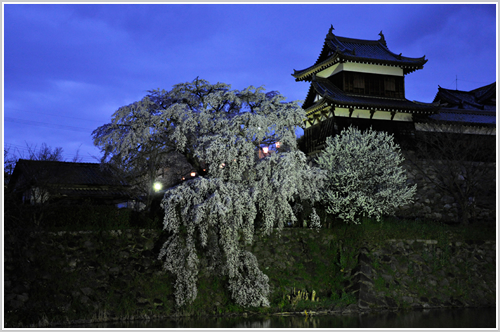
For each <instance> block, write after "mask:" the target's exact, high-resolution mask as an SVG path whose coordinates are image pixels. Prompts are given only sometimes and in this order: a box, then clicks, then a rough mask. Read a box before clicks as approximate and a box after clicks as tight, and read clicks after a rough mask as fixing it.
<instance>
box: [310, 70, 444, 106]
mask: <svg viewBox="0 0 500 332" xmlns="http://www.w3.org/2000/svg"><path fill="white" fill-rule="evenodd" d="M312 88H314V90H316V91H317V92H318V93H319V94H320V95H321V96H322V97H323V99H322V100H321V101H319V102H317V103H316V104H315V105H312V106H311V107H308V109H307V112H308V113H309V114H310V113H311V112H314V111H316V110H317V109H318V108H321V107H322V106H323V105H324V106H326V103H328V104H332V105H335V107H345V108H348V107H355V108H360V109H368V110H375V111H376V110H379V111H389V112H392V111H394V112H407V113H417V114H432V113H435V112H436V111H438V110H439V105H438V104H437V103H432V104H429V103H417V102H412V101H410V100H407V99H391V98H377V97H369V96H360V95H353V94H347V93H345V92H344V91H342V90H341V89H339V88H338V87H336V86H335V85H334V84H333V83H331V82H330V81H329V80H328V79H325V78H321V77H314V78H313V81H312Z"/></svg>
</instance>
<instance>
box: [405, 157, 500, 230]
mask: <svg viewBox="0 0 500 332" xmlns="http://www.w3.org/2000/svg"><path fill="white" fill-rule="evenodd" d="M416 162H417V163H418V164H419V167H420V168H422V169H423V170H425V171H426V174H427V175H428V176H429V177H430V178H431V179H435V178H436V173H435V172H434V171H433V167H431V165H432V164H434V163H439V162H440V161H436V160H418V161H416ZM482 165H483V167H484V168H485V170H486V173H485V174H484V177H485V179H483V180H482V183H483V184H482V185H481V194H480V195H479V196H478V197H474V202H473V204H474V210H473V211H474V212H473V213H474V215H472V216H470V218H471V219H476V220H480V221H494V220H495V218H496V192H495V190H496V167H495V163H483V164H482ZM403 167H404V168H405V169H406V171H407V176H408V183H409V184H417V194H416V197H415V200H414V201H415V202H414V203H413V204H410V205H406V206H404V207H402V208H401V209H400V210H399V211H398V213H397V215H398V216H402V217H409V218H427V219H433V220H436V221H444V222H457V220H458V210H457V208H458V202H456V201H455V198H454V197H452V196H451V195H450V194H449V193H446V192H443V191H442V190H440V189H439V188H438V187H437V186H436V185H435V184H434V183H433V181H431V180H429V179H427V178H426V177H425V176H423V175H422V174H421V172H420V171H419V170H418V168H417V167H415V166H414V165H413V164H412V163H411V162H409V161H405V163H404V165H403Z"/></svg>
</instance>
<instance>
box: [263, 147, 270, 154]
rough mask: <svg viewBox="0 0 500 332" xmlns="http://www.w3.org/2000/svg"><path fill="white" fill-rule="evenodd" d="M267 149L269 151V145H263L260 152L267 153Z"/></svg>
mask: <svg viewBox="0 0 500 332" xmlns="http://www.w3.org/2000/svg"><path fill="white" fill-rule="evenodd" d="M268 151H269V147H267V146H265V147H263V148H262V152H264V153H265V154H267V152H268Z"/></svg>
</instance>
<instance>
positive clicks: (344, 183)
mask: <svg viewBox="0 0 500 332" xmlns="http://www.w3.org/2000/svg"><path fill="white" fill-rule="evenodd" d="M403 160H404V158H403V156H402V154H401V151H400V148H399V146H398V145H397V144H396V143H394V140H393V136H392V135H389V134H388V133H386V132H376V131H373V130H372V129H371V128H370V129H369V130H367V131H365V132H361V131H360V130H359V129H356V128H354V127H349V128H348V129H345V130H343V131H342V132H341V133H340V135H337V136H335V137H328V138H327V140H326V148H325V150H324V151H323V152H322V153H321V154H320V155H319V157H318V158H317V163H318V164H319V166H320V167H321V168H323V169H325V170H327V171H328V181H327V189H326V196H325V201H326V204H327V206H328V207H327V213H330V214H333V215H335V216H337V217H338V218H340V219H342V220H344V221H345V222H350V223H360V222H361V218H362V217H368V218H371V217H375V218H376V219H377V220H380V217H381V216H382V215H390V214H392V213H394V212H395V210H396V208H397V207H399V206H402V205H405V204H408V203H410V202H412V199H413V196H414V194H415V192H416V185H415V186H412V187H408V185H407V181H406V180H407V178H406V174H405V171H404V169H403V167H402V162H403Z"/></svg>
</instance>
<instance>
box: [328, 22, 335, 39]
mask: <svg viewBox="0 0 500 332" xmlns="http://www.w3.org/2000/svg"><path fill="white" fill-rule="evenodd" d="M333 30H335V28H334V27H333V24H330V29H328V35H327V36H330V35H331V36H335V35H334V34H333V32H332V31H333Z"/></svg>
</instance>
